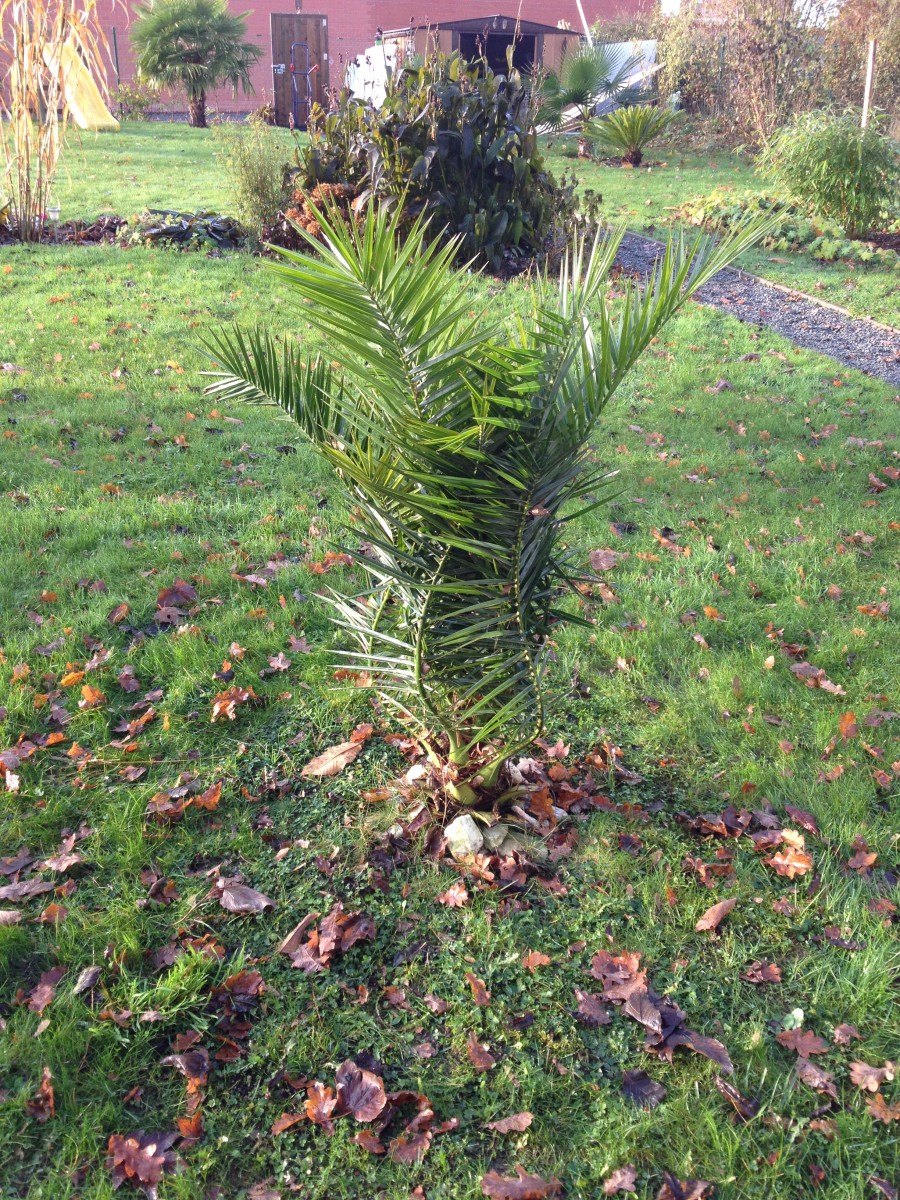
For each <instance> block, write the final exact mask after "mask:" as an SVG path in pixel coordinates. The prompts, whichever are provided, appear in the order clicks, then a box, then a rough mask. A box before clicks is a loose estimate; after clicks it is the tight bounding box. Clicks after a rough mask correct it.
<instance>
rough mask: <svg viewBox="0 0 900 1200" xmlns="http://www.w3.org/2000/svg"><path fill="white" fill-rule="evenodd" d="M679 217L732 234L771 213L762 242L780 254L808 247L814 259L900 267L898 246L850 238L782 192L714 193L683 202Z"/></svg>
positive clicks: (832, 222) (830, 222) (713, 230)
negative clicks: (781, 195)
mask: <svg viewBox="0 0 900 1200" xmlns="http://www.w3.org/2000/svg"><path fill="white" fill-rule="evenodd" d="M678 215H679V216H680V217H682V218H683V219H684V220H686V221H688V222H689V223H690V224H692V225H699V226H702V227H703V228H704V229H706V230H708V231H709V232H710V233H718V234H727V233H729V232H731V231H732V230H734V229H735V228H736V227H738V226H741V225H744V224H746V222H747V221H748V220H750V219H754V218H757V219H758V218H760V217H769V218H771V220H770V227H769V232H768V233H767V234H766V236H765V238H764V239H763V242H762V244H763V245H764V246H765V247H766V248H767V249H769V250H775V251H777V252H778V253H783V252H785V251H799V250H805V251H807V252H808V253H809V254H811V255H812V256H813V258H819V259H823V260H824V261H826V262H834V261H836V260H838V259H839V260H841V261H847V262H859V263H877V264H879V265H880V266H882V267H893V268H894V269H895V270H900V255H898V254H897V252H896V251H895V250H891V249H879V248H878V247H872V246H869V245H867V244H866V243H865V242H861V241H850V240H849V239H848V238H847V236H846V234H845V233H844V230H843V229H842V228H841V226H840V225H838V224H837V223H836V222H835V221H829V220H826V219H825V218H822V217H815V218H814V217H810V215H809V212H808V210H807V208H806V206H805V205H801V204H797V203H793V202H791V201H789V200H784V199H779V198H778V197H776V196H769V195H761V194H760V195H753V194H750V193H747V194H744V195H740V196H736V195H735V194H734V193H733V192H730V191H714V192H711V193H710V194H709V195H708V196H702V197H699V198H698V199H695V200H690V201H688V202H687V203H686V204H683V205H682V206H681V208H680V209H679V210H678Z"/></svg>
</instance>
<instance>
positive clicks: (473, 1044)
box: [466, 1033, 497, 1071]
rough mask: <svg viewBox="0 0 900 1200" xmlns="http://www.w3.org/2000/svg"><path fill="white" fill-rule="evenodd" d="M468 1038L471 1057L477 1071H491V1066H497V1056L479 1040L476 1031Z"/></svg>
mask: <svg viewBox="0 0 900 1200" xmlns="http://www.w3.org/2000/svg"><path fill="white" fill-rule="evenodd" d="M466 1040H467V1045H468V1048H469V1059H470V1060H471V1063H472V1066H473V1067H474V1068H475V1070H476V1071H490V1069H491V1067H493V1066H496V1063H497V1060H496V1058H494V1056H493V1054H491V1053H490V1051H489V1050H488V1048H487V1046H483V1045H482V1044H481V1042H479V1040H478V1038H477V1037H476V1036H475V1034H474V1033H470V1034H469V1036H468V1038H467V1039H466Z"/></svg>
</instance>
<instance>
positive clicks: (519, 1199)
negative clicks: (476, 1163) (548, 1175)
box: [481, 1163, 562, 1200]
mask: <svg viewBox="0 0 900 1200" xmlns="http://www.w3.org/2000/svg"><path fill="white" fill-rule="evenodd" d="M515 1171H516V1174H515V1176H510V1175H498V1174H497V1172H496V1171H488V1173H487V1175H485V1176H484V1178H483V1179H482V1181H481V1190H482V1192H483V1193H484V1194H485V1196H489V1197H490V1198H491V1200H547V1197H548V1196H558V1195H559V1194H560V1192H561V1191H562V1184H561V1183H560V1181H559V1180H558V1179H542V1178H541V1176H540V1175H529V1174H528V1172H527V1171H526V1170H525V1168H524V1167H520V1166H519V1164H518V1163H516V1167H515Z"/></svg>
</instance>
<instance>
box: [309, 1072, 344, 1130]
mask: <svg viewBox="0 0 900 1200" xmlns="http://www.w3.org/2000/svg"><path fill="white" fill-rule="evenodd" d="M306 1097H307V1098H306V1104H305V1106H304V1107H305V1108H306V1115H307V1116H308V1117H309V1119H310V1120H311V1121H312V1123H313V1124H314V1125H321V1126H322V1128H323V1129H324V1130H325V1132H326V1133H328V1134H332V1133H334V1122H333V1121H332V1120H331V1114H332V1113H333V1112H334V1110H335V1108H336V1107H337V1097H336V1096H335V1094H334V1092H333V1090H332V1089H331V1088H330V1087H326V1086H325V1085H324V1084H323V1083H319V1081H318V1080H316V1081H315V1083H311V1084H310V1085H309V1087H308V1088H307V1089H306Z"/></svg>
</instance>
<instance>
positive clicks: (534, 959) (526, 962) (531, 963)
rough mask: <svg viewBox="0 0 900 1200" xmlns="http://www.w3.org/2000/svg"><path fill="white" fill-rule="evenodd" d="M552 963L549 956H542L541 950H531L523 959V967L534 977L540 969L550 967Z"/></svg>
mask: <svg viewBox="0 0 900 1200" xmlns="http://www.w3.org/2000/svg"><path fill="white" fill-rule="evenodd" d="M550 962H551V959H550V956H549V955H548V954H542V953H541V952H540V950H529V951H528V953H527V954H525V955H524V956H523V957H522V966H523V967H524V968H525V970H526V971H529V972H530V973H531V974H532V975H533V974H534V973H535V971H536V970H537V968H538V967H549V965H550Z"/></svg>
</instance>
